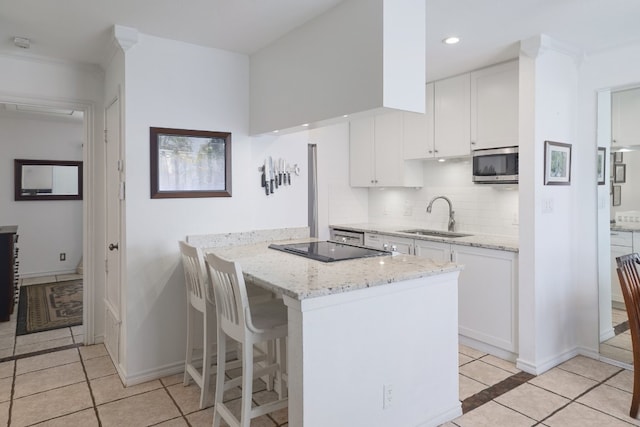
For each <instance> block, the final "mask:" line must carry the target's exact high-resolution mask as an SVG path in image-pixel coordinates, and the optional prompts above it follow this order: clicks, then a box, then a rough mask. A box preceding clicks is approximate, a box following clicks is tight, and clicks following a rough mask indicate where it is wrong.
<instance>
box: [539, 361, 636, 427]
mask: <svg viewBox="0 0 640 427" xmlns="http://www.w3.org/2000/svg"><path fill="white" fill-rule="evenodd" d="M563 370H564V369H563ZM622 371H624V369H620V370H619V371H617V372H616V373H614V374H612V375H610V376H608V377H607V378H605V379H603V380H602V381H600V382H598V383H597V384H595V385H593V386H591V387H589V388H588V389H586V390H585V391H584V392H582V393H580V394H579V395H577V396H576V397H574V398H573V399H569V398H568V397H567V396H562V397H564V398H565V399H569V401H568V402H567V403H566V404H565V405H563V406H561V407H560V408H558V409H556V410H555V411H553V412H552V413H550V414H549V415H547V416H546V417H544V418H543V419H541V420H540V422H541V423H542V422H544V421H546V420H548V419H549V418H551V417H552V416H553V415H555V414H556V413H558V412H559V411H561V410H562V409H564V408H566V407H567V406H569V405H571V404H572V403H574V402H575V403H577V404H580V405H584V404H583V403H580V402H578V399H579V398H581V397H582V396H584V395H585V394H587V393H589V392H590V391H591V390H594V389H595V388H597V387H600V386H601V385H603V384H605V383H606V382H607V381H609V380H610V379H611V378H613V377H615V376H616V375H618V374H619V373H620V372H622ZM566 372H569V371H566ZM572 373H573V374H575V375H578V374H576V373H575V372H572ZM581 376H582V375H581ZM583 378H587V377H583ZM589 379H591V380H593V378H589ZM594 381H595V380H594ZM532 385H535V384H532ZM538 387H539V386H538ZM540 388H542V389H543V390H547V389H546V388H543V387H540ZM547 391H551V390H547ZM552 393H553V392H552ZM554 394H557V393H554ZM560 396H561V395H560ZM584 406H586V407H587V408H591V409H593V410H594V411H598V412H600V413H602V414H605V415H608V416H610V417H613V418H615V419H618V420H620V418H618V417H616V416H615V415H611V414H607V413H606V412H602V411H600V410H599V409H597V408H593V407H591V406H588V405H584ZM622 421H624V420H622ZM625 422H626V421H625Z"/></svg>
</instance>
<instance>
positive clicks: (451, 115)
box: [434, 74, 471, 157]
mask: <svg viewBox="0 0 640 427" xmlns="http://www.w3.org/2000/svg"><path fill="white" fill-rule="evenodd" d="M434 97H435V101H434V102H435V156H436V157H451V156H468V155H469V154H470V153H471V151H470V148H469V147H470V139H471V133H470V132H471V131H470V124H469V123H470V114H471V110H470V99H469V98H470V77H469V74H463V75H461V76H457V77H452V78H450V79H445V80H440V81H437V82H435V87H434Z"/></svg>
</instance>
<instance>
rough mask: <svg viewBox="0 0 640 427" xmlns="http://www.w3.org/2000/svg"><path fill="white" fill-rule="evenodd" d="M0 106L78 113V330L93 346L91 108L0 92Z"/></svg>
mask: <svg viewBox="0 0 640 427" xmlns="http://www.w3.org/2000/svg"><path fill="white" fill-rule="evenodd" d="M0 103H7V104H27V105H36V106H42V107H52V108H62V109H72V110H76V111H82V113H83V118H82V134H83V138H82V144H83V150H82V188H83V190H82V191H83V195H82V269H83V271H82V289H83V297H82V304H83V310H82V326H83V329H84V344H85V345H91V344H94V343H95V339H96V336H95V315H96V310H95V301H94V300H95V280H91V279H92V278H94V277H95V254H94V252H93V246H94V245H93V244H92V243H93V242H95V233H94V228H95V197H94V194H93V193H94V192H93V191H92V189H93V187H94V181H95V178H94V176H93V173H94V172H95V170H96V168H95V165H94V154H93V153H94V147H95V141H94V135H95V126H96V124H95V117H96V116H95V114H96V113H95V105H94V104H93V103H91V102H87V101H82V100H78V99H48V98H39V97H29V96H20V95H9V94H6V93H3V92H2V91H0Z"/></svg>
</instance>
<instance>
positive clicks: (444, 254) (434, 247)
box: [414, 239, 451, 262]
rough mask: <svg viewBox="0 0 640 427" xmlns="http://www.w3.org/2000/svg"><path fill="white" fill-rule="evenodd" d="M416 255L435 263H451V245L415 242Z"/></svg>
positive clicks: (422, 241) (426, 241) (424, 241)
mask: <svg viewBox="0 0 640 427" xmlns="http://www.w3.org/2000/svg"><path fill="white" fill-rule="evenodd" d="M414 247H415V254H416V255H417V256H420V257H424V258H431V259H433V260H435V261H441V262H445V261H451V245H450V244H449V243H442V242H431V241H428V240H417V239H416V241H415V242H414Z"/></svg>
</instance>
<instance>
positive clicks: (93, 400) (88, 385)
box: [78, 349, 102, 427]
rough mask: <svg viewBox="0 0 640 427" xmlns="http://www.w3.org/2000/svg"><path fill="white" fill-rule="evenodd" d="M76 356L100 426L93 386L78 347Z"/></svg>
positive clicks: (100, 421)
mask: <svg viewBox="0 0 640 427" xmlns="http://www.w3.org/2000/svg"><path fill="white" fill-rule="evenodd" d="M78 356H79V357H80V364H81V365H82V371H83V372H84V378H85V381H86V382H87V388H88V389H89V396H91V403H92V404H93V412H94V413H95V415H96V419H97V420H98V427H101V426H102V420H100V413H99V412H98V405H96V398H95V396H94V395H93V388H91V381H90V380H89V374H88V373H87V367H86V366H85V364H84V362H85V360H84V358H83V357H82V352H81V351H80V349H78Z"/></svg>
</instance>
